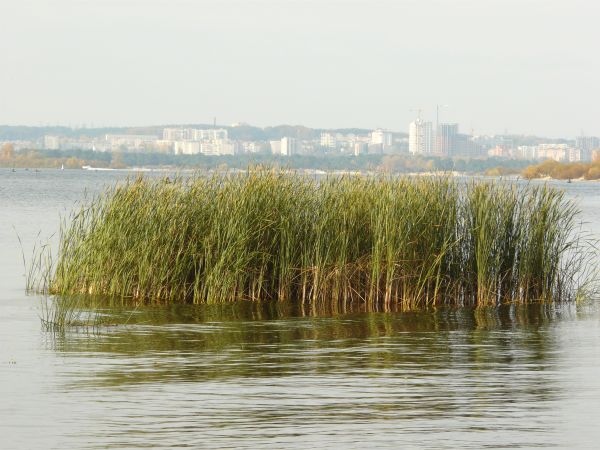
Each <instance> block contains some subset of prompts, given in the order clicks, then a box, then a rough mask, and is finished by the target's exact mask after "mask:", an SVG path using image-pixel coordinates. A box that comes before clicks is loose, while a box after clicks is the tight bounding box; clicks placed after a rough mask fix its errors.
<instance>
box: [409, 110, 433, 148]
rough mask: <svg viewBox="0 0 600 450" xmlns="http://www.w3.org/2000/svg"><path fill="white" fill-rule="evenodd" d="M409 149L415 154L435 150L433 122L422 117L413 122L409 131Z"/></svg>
mask: <svg viewBox="0 0 600 450" xmlns="http://www.w3.org/2000/svg"><path fill="white" fill-rule="evenodd" d="M408 151H409V152H410V153H412V154H413V155H418V154H431V153H432V152H433V133H432V126H431V122H424V121H423V120H421V119H420V118H419V119H417V120H415V121H414V122H411V124H410V126H409V133H408Z"/></svg>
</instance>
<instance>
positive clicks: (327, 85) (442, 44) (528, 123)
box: [0, 0, 600, 138]
mask: <svg viewBox="0 0 600 450" xmlns="http://www.w3.org/2000/svg"><path fill="white" fill-rule="evenodd" d="M142 5H143V7H142ZM599 10H600V6H597V5H595V4H593V3H592V4H590V2H584V1H582V0H573V1H569V2H567V1H564V0H555V1H541V0H528V1H516V0H503V1H500V0H488V1H475V0H457V1H453V2H444V1H440V0H424V1H421V2H415V1H409V0H406V1H394V2H392V1H387V0H382V1H381V2H367V1H364V0H361V1H359V0H354V1H346V2H341V1H338V0H330V1H328V2H316V1H314V0H308V1H303V2H299V1H285V2H280V1H279V2H278V1H274V0H254V1H240V0H222V1H219V2H216V1H208V0H207V1H196V2H194V1H189V0H176V1H166V0H153V1H151V2H144V3H143V4H142V3H140V2H139V1H137V0H127V1H122V2H96V1H92V0H85V1H81V0H79V1H76V0H57V1H55V2H51V3H50V2H45V1H42V0H27V1H16V0H7V1H5V2H2V5H0V16H2V17H3V18H4V21H3V26H2V27H1V28H0V48H1V49H2V54H3V55H5V56H4V61H3V63H4V64H3V70H2V71H1V72H0V104H2V105H3V108H1V110H0V123H1V124H7V125H40V124H46V123H48V124H55V123H60V124H84V123H85V124H88V125H90V124H95V125H96V126H99V125H117V126H139V125H143V124H148V123H156V124H161V123H164V124H167V123H194V122H197V121H198V120H199V118H200V119H201V121H206V122H209V121H211V119H212V117H214V116H217V117H219V118H220V119H221V121H222V122H223V123H233V122H239V121H245V122H252V123H254V124H256V125H259V126H267V125H269V124H273V123H291V124H298V123H302V124H305V125H306V126H309V127H323V128H342V127H345V126H354V127H361V128H371V129H374V128H377V127H382V128H387V129H402V127H403V125H402V124H404V123H408V122H410V121H411V120H413V119H414V112H413V111H414V110H415V109H419V108H421V109H424V110H425V111H427V114H428V115H429V117H430V118H433V117H434V115H435V105H436V104H442V103H443V104H448V105H450V106H449V107H448V108H444V109H443V110H442V111H441V112H440V114H441V116H442V119H443V121H444V122H448V123H461V124H463V129H464V130H469V131H470V130H471V129H474V130H475V131H476V133H478V134H502V133H504V131H505V130H507V131H508V132H509V133H511V134H534V135H539V136H548V137H560V136H564V137H571V138H574V137H576V136H578V135H580V134H581V130H582V129H583V130H584V132H585V134H587V135H600V121H598V120H597V118H598V117H600V105H599V104H598V102H597V101H596V99H597V98H598V97H599V96H600V88H599V86H598V83H597V82H596V77H595V73H597V71H598V69H599V68H600V61H598V60H597V58H594V57H593V55H594V54H595V42H597V41H598V39H599V38H600V30H598V28H597V27H596V19H595V18H596V17H597V16H598V14H597V12H598V11H599ZM558 31H560V32H558ZM74 36H77V39H73V37H74Z"/></svg>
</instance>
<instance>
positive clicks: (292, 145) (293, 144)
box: [279, 137, 298, 156]
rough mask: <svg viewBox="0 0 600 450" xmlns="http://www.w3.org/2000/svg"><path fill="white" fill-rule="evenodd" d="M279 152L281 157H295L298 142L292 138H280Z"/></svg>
mask: <svg viewBox="0 0 600 450" xmlns="http://www.w3.org/2000/svg"><path fill="white" fill-rule="evenodd" d="M279 151H280V152H281V154H282V155H283V156H292V155H296V154H297V153H298V141H297V140H296V139H295V138H292V137H284V138H282V139H281V144H280V147H279Z"/></svg>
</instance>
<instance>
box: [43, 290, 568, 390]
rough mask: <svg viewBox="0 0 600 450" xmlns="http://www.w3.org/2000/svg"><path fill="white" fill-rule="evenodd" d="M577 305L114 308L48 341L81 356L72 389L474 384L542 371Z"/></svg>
mask: <svg viewBox="0 0 600 450" xmlns="http://www.w3.org/2000/svg"><path fill="white" fill-rule="evenodd" d="M578 308H579V307H578V306H577V305H560V306H557V305H544V304H533V305H507V306H502V307H498V308H455V309H452V308H447V309H431V310H425V311H413V312H410V311H409V312H403V313H402V314H398V313H396V312H393V311H390V312H364V311H362V310H361V308H359V310H358V311H346V312H345V313H344V314H340V313H337V312H334V311H330V312H329V314H326V312H323V311H321V314H320V315H316V313H315V311H307V310H302V309H301V308H298V307H297V306H293V305H282V304H281V303H264V304H258V303H254V302H247V303H245V302H241V303H236V304H225V305H201V306H191V305H171V306H168V307H160V308H159V307H144V308H139V309H136V310H131V309H130V308H129V309H127V308H123V309H119V308H118V307H117V306H116V305H114V306H113V308H112V310H111V314H110V315H108V316H107V317H110V318H111V319H110V320H111V321H112V322H113V323H114V324H115V326H112V327H101V328H98V329H95V330H94V331H92V332H90V331H89V330H88V331H86V330H79V331H76V330H70V331H68V332H66V333H60V334H54V335H53V337H52V340H51V342H52V345H53V347H54V349H55V350H56V351H58V352H60V353H61V354H63V355H64V356H66V357H73V358H82V355H85V358H82V364H83V366H87V367H88V369H89V372H88V373H86V371H85V370H82V371H81V372H79V374H78V377H76V379H74V380H72V384H74V385H77V386H79V387H85V386H87V387H95V386H123V385H138V384H144V383H162V382H165V381H166V380H169V381H182V382H197V381H211V380H222V381H227V380H244V379H260V378H270V377H313V376H323V375H328V374H336V375H339V374H343V375H346V376H348V377H355V376H360V377H367V378H369V377H377V378H381V377H384V378H386V377H392V378H395V377H400V378H402V377H408V378H410V379H412V380H413V381H414V380H418V379H419V378H420V377H421V378H422V377H424V379H429V378H430V377H434V378H439V377H442V378H445V377H447V376H457V377H465V376H466V377H472V376H475V377H477V376H479V375H477V374H478V373H485V374H487V375H490V374H492V373H494V371H497V370H499V368H500V367H502V370H503V371H508V372H510V371H511V370H513V369H515V372H516V371H517V369H518V368H519V367H527V368H528V370H531V369H533V370H534V371H544V370H545V369H546V368H547V367H548V366H549V364H551V363H552V357H553V356H552V355H553V353H554V351H555V348H556V342H555V340H556V337H555V335H554V334H553V333H550V332H549V330H550V329H551V327H552V326H553V324H554V322H556V321H558V320H563V319H565V318H567V319H568V318H572V317H575V316H576V315H577V314H578ZM104 313H106V311H104ZM119 323H121V324H120V325H119ZM123 323H127V324H126V325H123ZM487 375H486V376H487ZM506 375H507V373H502V374H499V375H498V376H499V377H500V378H502V377H504V376H506ZM506 389H509V390H510V389H511V388H510V386H506Z"/></svg>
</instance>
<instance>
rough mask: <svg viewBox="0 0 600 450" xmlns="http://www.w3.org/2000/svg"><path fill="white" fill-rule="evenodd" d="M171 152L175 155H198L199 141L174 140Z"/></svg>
mask: <svg viewBox="0 0 600 450" xmlns="http://www.w3.org/2000/svg"><path fill="white" fill-rule="evenodd" d="M173 153H175V154H176V155H198V154H200V142H191V141H175V142H174V143H173Z"/></svg>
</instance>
